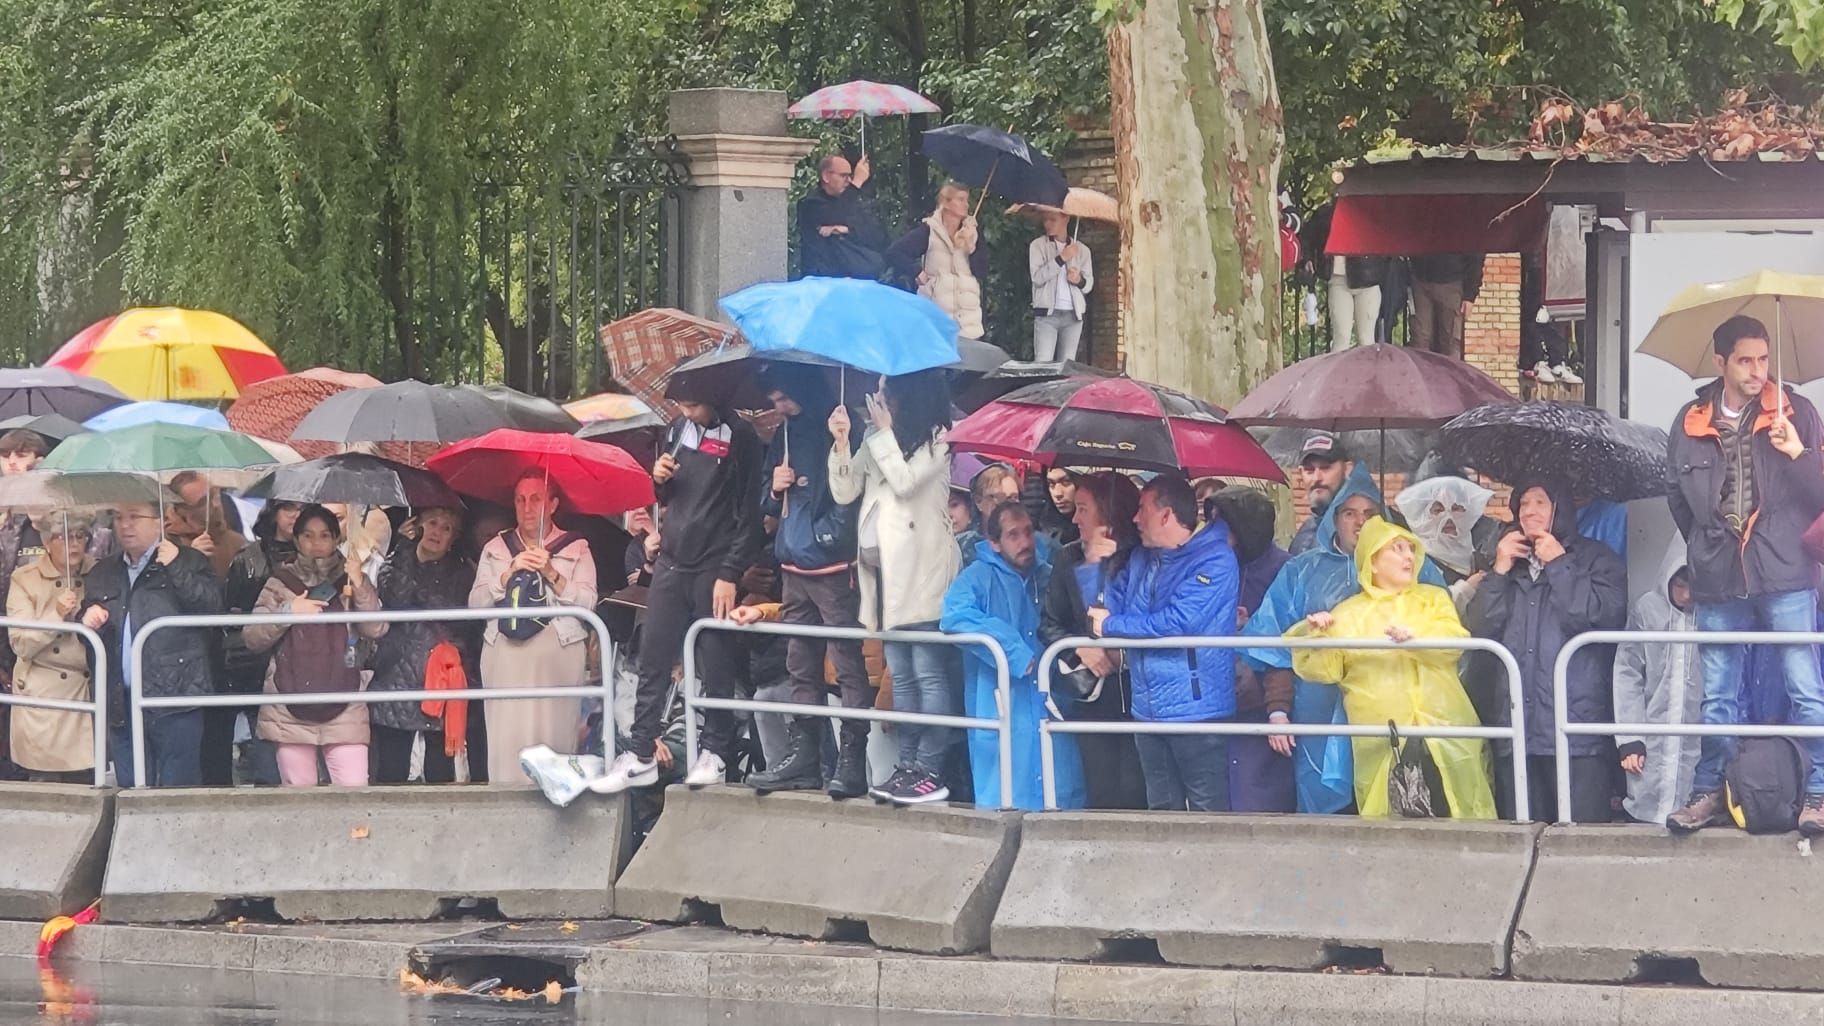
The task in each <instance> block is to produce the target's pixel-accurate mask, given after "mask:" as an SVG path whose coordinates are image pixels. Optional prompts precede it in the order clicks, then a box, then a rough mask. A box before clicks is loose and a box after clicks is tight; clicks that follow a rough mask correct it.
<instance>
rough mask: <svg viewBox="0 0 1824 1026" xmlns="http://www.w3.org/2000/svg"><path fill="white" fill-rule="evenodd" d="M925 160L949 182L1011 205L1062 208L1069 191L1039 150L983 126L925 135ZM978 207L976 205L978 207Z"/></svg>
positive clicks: (935, 130)
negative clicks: (932, 162) (940, 169)
mask: <svg viewBox="0 0 1824 1026" xmlns="http://www.w3.org/2000/svg"><path fill="white" fill-rule="evenodd" d="M919 147H920V149H922V150H924V153H925V156H927V157H930V158H931V159H932V160H935V161H937V162H938V163H939V164H940V165H942V166H943V168H944V170H945V171H948V172H949V173H950V177H952V178H954V179H956V180H957V181H959V182H964V183H966V184H968V185H976V186H980V187H981V189H982V191H983V192H985V193H986V192H992V193H994V194H995V195H996V196H1000V197H1002V198H1004V199H1009V200H1012V201H1013V202H1015V203H1043V204H1045V205H1046V206H1052V207H1056V206H1061V205H1062V204H1063V203H1064V195H1065V193H1067V192H1069V191H1070V187H1069V186H1067V185H1066V184H1065V183H1064V173H1063V172H1062V171H1059V170H1058V166H1057V165H1056V164H1053V163H1052V162H1051V158H1049V157H1047V156H1045V154H1043V153H1040V152H1039V149H1038V147H1036V146H1033V145H1032V144H1031V143H1028V142H1027V141H1026V140H1024V139H1022V138H1020V137H1019V136H1017V135H1014V134H1012V133H1011V132H1003V131H1001V130H1000V129H998V128H988V127H985V126H983V125H945V126H944V127H942V128H933V129H930V130H929V131H927V132H925V133H924V137H923V139H921V140H920V142H919ZM977 206H978V207H979V206H980V203H977Z"/></svg>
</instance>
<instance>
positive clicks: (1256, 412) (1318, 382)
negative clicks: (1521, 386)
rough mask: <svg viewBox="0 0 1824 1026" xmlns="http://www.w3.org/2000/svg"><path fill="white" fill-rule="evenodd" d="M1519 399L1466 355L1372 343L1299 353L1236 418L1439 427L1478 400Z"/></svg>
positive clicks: (1345, 426)
mask: <svg viewBox="0 0 1824 1026" xmlns="http://www.w3.org/2000/svg"><path fill="white" fill-rule="evenodd" d="M1518 401H1519V400H1517V399H1515V398H1514V396H1513V395H1511V394H1510V393H1509V392H1508V391H1507V389H1505V388H1502V387H1501V385H1500V383H1499V382H1497V381H1495V379H1494V378H1491V377H1489V376H1488V375H1486V374H1484V373H1482V372H1481V371H1479V370H1477V369H1476V368H1474V367H1471V366H1470V365H1469V364H1467V363H1464V362H1463V361H1462V360H1458V359H1454V358H1452V357H1449V356H1441V355H1439V354H1437V353H1432V352H1428V351H1426V350H1423V349H1411V348H1407V347H1405V346H1388V345H1372V346H1359V347H1357V348H1354V349H1345V350H1343V351H1342V352H1340V353H1328V354H1326V355H1324V356H1313V357H1311V358H1310V359H1308V360H1300V361H1298V362H1297V363H1295V364H1293V365H1292V366H1290V367H1287V368H1286V369H1285V370H1282V371H1280V372H1279V373H1278V374H1275V375H1273V376H1272V377H1270V378H1268V379H1267V380H1265V381H1263V382H1261V384H1260V386H1259V387H1257V388H1255V389H1254V391H1252V392H1249V393H1248V394H1247V397H1246V398H1244V399H1242V401H1241V402H1239V403H1236V404H1235V408H1234V409H1232V410H1230V411H1229V416H1228V419H1229V422H1230V423H1234V424H1244V425H1247V426H1249V427H1253V426H1256V425H1259V426H1277V427H1310V428H1322V429H1324V430H1326V431H1357V430H1373V429H1375V428H1383V429H1384V428H1417V427H1437V426H1438V425H1440V424H1443V423H1444V422H1445V421H1447V420H1450V419H1451V418H1452V417H1455V416H1457V415H1458V414H1461V413H1465V412H1467V411H1469V410H1473V409H1475V408H1476V407H1478V406H1487V405H1489V404H1491V403H1512V402H1518Z"/></svg>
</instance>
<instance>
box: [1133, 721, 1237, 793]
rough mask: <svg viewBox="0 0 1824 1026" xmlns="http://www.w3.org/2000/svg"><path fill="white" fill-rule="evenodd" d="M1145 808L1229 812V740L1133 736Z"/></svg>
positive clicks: (1205, 736)
mask: <svg viewBox="0 0 1824 1026" xmlns="http://www.w3.org/2000/svg"><path fill="white" fill-rule="evenodd" d="M1134 745H1135V746H1136V747H1138V748H1139V749H1140V772H1141V774H1142V775H1144V776H1145V777H1146V807H1147V808H1149V809H1171V810H1174V811H1177V812H1183V811H1185V810H1186V809H1189V810H1190V811H1192V812H1227V811H1229V739H1228V738H1226V737H1224V736H1222V735H1221V734H1136V735H1134Z"/></svg>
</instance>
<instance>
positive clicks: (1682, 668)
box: [1614, 589, 1704, 823]
mask: <svg viewBox="0 0 1824 1026" xmlns="http://www.w3.org/2000/svg"><path fill="white" fill-rule="evenodd" d="M1692 627H1693V618H1692V615H1691V614H1690V613H1681V612H1679V610H1678V607H1677V606H1674V605H1673V604H1672V600H1671V599H1669V598H1667V597H1666V593H1665V590H1664V589H1661V590H1659V591H1650V592H1648V593H1646V594H1645V595H1642V596H1641V597H1640V598H1639V600H1638V601H1636V602H1635V603H1634V609H1633V612H1632V613H1631V614H1630V615H1629V617H1628V629H1629V630H1631V631H1688V630H1691V629H1692ZM1614 688H1615V721H1616V722H1617V723H1701V722H1703V718H1704V717H1703V704H1704V678H1703V672H1702V669H1701V667H1700V665H1699V661H1698V658H1697V646H1696V645H1694V644H1686V645H1647V644H1641V643H1638V642H1635V643H1630V644H1623V645H1617V646H1616V647H1615V683H1614ZM1634 741H1639V742H1642V743H1643V744H1645V745H1646V747H1647V765H1646V769H1644V770H1643V771H1642V772H1641V774H1640V776H1634V775H1633V774H1626V776H1627V780H1628V797H1627V799H1626V800H1625V801H1624V802H1623V803H1622V804H1623V808H1626V809H1627V810H1628V815H1630V816H1633V817H1634V818H1635V819H1638V820H1643V821H1645V822H1648V823H1664V822H1665V821H1666V817H1667V816H1669V815H1671V814H1672V810H1674V809H1676V808H1678V807H1679V806H1681V805H1683V804H1684V803H1685V798H1686V797H1687V796H1689V795H1690V793H1691V781H1692V778H1693V777H1694V776H1695V775H1696V773H1697V756H1698V747H1699V739H1697V738H1694V737H1631V736H1618V737H1616V738H1615V743H1616V744H1618V745H1625V744H1628V743H1630V742H1634Z"/></svg>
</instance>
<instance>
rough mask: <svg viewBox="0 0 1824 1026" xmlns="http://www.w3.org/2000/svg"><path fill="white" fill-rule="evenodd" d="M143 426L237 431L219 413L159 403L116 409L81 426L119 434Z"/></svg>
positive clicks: (176, 404) (182, 405)
mask: <svg viewBox="0 0 1824 1026" xmlns="http://www.w3.org/2000/svg"><path fill="white" fill-rule="evenodd" d="M141 424H182V425H184V426H185V427H200V428H214V429H215V430H217V431H232V430H234V429H233V428H230V427H229V426H228V418H227V417H225V416H223V415H222V412H221V411H220V410H212V409H209V408H208V407H206V406H191V405H189V404H188V403H167V402H161V401H158V400H150V401H147V402H138V403H127V404H126V405H124V406H116V407H114V408H113V409H111V410H105V411H103V412H101V413H98V414H96V415H95V416H93V417H90V418H89V419H88V420H85V421H83V422H82V426H83V427H86V428H88V429H89V430H90V431H116V430H119V429H120V428H129V427H138V426H140V425H141Z"/></svg>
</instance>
